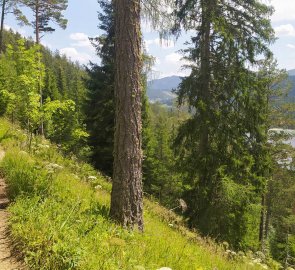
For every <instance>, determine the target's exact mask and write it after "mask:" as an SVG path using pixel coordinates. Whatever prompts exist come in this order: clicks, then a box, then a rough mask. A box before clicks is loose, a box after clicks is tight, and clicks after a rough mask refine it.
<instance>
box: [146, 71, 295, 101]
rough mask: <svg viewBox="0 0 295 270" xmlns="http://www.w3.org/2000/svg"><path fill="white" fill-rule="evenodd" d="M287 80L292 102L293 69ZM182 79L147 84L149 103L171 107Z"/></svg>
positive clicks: (294, 73)
mask: <svg viewBox="0 0 295 270" xmlns="http://www.w3.org/2000/svg"><path fill="white" fill-rule="evenodd" d="M288 74H289V77H288V80H289V81H290V83H291V89H290V92H289V97H291V99H292V100H293V98H294V97H295V69H292V70H289V71H288ZM181 80H182V77H179V76H170V77H164V78H161V79H155V80H152V81H149V82H148V90H147V95H148V98H149V100H150V101H151V102H160V103H163V104H167V105H171V104H172V103H173V100H174V99H175V98H176V95H175V94H174V93H173V92H172V91H173V90H174V89H176V88H177V86H178V85H179V84H180V82H181Z"/></svg>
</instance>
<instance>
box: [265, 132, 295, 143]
mask: <svg viewBox="0 0 295 270" xmlns="http://www.w3.org/2000/svg"><path fill="white" fill-rule="evenodd" d="M269 131H270V132H275V133H285V134H287V135H290V137H291V139H289V140H287V141H286V143H287V144H291V145H292V146H293V147H295V130H294V129H282V128H272V129H270V130H269Z"/></svg>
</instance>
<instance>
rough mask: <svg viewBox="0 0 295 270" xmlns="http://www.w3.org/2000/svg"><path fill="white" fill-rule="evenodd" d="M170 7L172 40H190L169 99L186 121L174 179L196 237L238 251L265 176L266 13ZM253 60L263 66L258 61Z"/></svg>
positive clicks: (187, 4) (269, 35)
mask: <svg viewBox="0 0 295 270" xmlns="http://www.w3.org/2000/svg"><path fill="white" fill-rule="evenodd" d="M175 3H176V10H175V15H176V22H175V27H174V28H173V29H172V32H173V33H175V34H176V35H178V34H179V33H180V31H181V29H183V28H184V30H186V31H192V32H193V33H194V34H193V37H192V38H191V42H190V47H189V48H188V49H185V50H184V55H185V59H186V60H187V61H188V63H189V66H190V67H191V70H192V71H191V74H190V76H188V77H186V78H184V79H183V81H182V83H181V85H180V87H179V88H178V89H177V91H176V92H177V94H178V101H179V104H184V105H187V106H188V107H189V109H190V111H191V114H192V115H191V117H190V118H189V119H188V120H187V121H185V122H184V123H183V124H182V125H181V126H180V128H179V131H178V135H177V137H176V140H175V146H176V150H177V153H178V161H179V162H178V167H179V171H180V172H181V173H182V174H183V179H184V183H186V184H187V187H188V188H187V190H186V191H185V194H184V197H185V199H186V201H187V203H188V212H187V215H188V217H189V220H190V224H191V226H193V227H196V228H198V229H199V230H200V231H201V232H202V233H203V234H204V235H210V236H213V237H216V238H217V239H218V240H221V241H224V240H225V241H228V242H229V243H230V245H232V246H234V247H236V248H240V249H243V248H245V242H244V238H245V237H246V235H247V230H248V227H247V218H246V217H247V216H248V217H249V215H247V212H248V211H250V209H249V205H252V204H257V203H259V200H260V199H259V197H260V196H261V194H263V193H264V190H265V186H266V181H267V177H268V176H269V170H270V158H269V149H268V146H267V130H268V123H267V121H268V99H269V95H270V91H269V88H270V85H271V82H270V80H269V74H265V73H264V67H263V66H267V65H268V60H269V58H270V56H271V52H270V50H269V49H268V46H269V44H270V43H271V42H272V41H273V40H274V31H273V29H272V28H271V24H270V20H269V19H268V18H269V16H270V15H271V13H272V8H271V7H269V6H267V5H265V4H263V3H261V2H260V1H255V0H254V1H251V3H249V4H247V5H245V3H244V1H235V2H234V3H233V2H230V3H227V4H226V5H225V4H221V5H220V4H219V3H218V1H213V0H202V1H175ZM240 10H243V12H240ZM248 27H250V28H251V31H250V32H251V33H250V32H249V31H248V30H247V29H248ZM261 57H264V58H265V60H267V61H265V60H261V61H259V58H261ZM264 61H265V62H264ZM260 63H262V64H261V65H260ZM249 65H251V66H252V67H256V68H257V70H258V72H253V71H251V70H249V68H248V67H249ZM256 218H257V217H254V220H255V219H256ZM255 222H256V221H255ZM257 239H258V236H257Z"/></svg>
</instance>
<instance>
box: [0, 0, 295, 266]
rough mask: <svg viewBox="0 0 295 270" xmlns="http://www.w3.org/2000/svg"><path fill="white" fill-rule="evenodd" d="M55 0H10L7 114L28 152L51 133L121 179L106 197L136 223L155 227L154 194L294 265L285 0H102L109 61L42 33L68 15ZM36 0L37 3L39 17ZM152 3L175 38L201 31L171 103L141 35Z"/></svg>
mask: <svg viewBox="0 0 295 270" xmlns="http://www.w3.org/2000/svg"><path fill="white" fill-rule="evenodd" d="M43 2H44V5H43V4H42V3H43ZM45 2H46V1H40V4H38V3H39V2H38V1H33V0H30V1H24V0H23V1H12V0H7V1H6V0H1V1H0V3H1V5H2V17H1V18H2V25H1V32H0V52H1V54H0V116H3V117H5V118H6V119H8V120H9V121H10V122H11V123H12V124H13V125H15V126H17V127H18V126H19V127H20V128H22V129H23V130H26V132H27V135H26V136H27V137H26V138H27V141H26V144H27V147H28V149H29V152H34V151H36V142H37V140H38V138H39V136H41V137H42V138H46V139H48V140H50V142H52V143H54V144H56V147H57V150H58V151H59V153H61V154H62V155H64V156H70V157H71V159H72V160H78V161H79V162H89V163H91V164H92V165H93V166H94V167H95V168H96V169H97V170H98V171H100V172H101V173H102V174H103V175H104V176H105V177H107V179H108V181H110V182H111V183H112V184H113V187H112V195H111V202H110V208H109V209H108V210H107V211H108V213H109V214H110V218H111V220H114V221H116V222H117V223H119V224H121V225H122V226H123V227H124V228H125V229H129V230H130V229H135V228H136V227H138V229H139V230H140V231H142V232H143V233H145V225H144V219H143V212H142V211H143V209H144V207H145V203H143V197H146V198H149V199H151V200H152V201H155V202H157V203H159V204H160V205H162V206H164V207H166V208H167V209H170V212H174V213H176V214H178V215H180V216H182V217H183V219H184V223H185V225H186V226H187V227H188V228H189V229H191V230H193V231H197V232H198V233H199V234H200V235H202V236H203V237H209V238H212V239H214V240H215V241H216V242H217V243H222V245H224V246H225V248H226V249H227V250H231V249H232V250H236V251H240V252H244V253H247V252H250V251H251V252H254V253H255V252H258V254H260V259H261V261H262V262H264V263H266V262H268V261H269V260H271V259H274V260H275V261H277V262H279V263H280V264H281V267H282V269H291V267H293V268H294V267H295V172H294V157H295V150H294V148H293V147H292V146H291V145H289V144H288V143H286V142H287V141H288V140H290V139H292V138H293V136H294V133H293V130H294V129H295V121H294V120H295V114H294V111H295V105H294V103H293V102H292V99H290V98H286V95H288V91H289V89H290V87H291V85H290V84H291V83H292V82H290V83H289V82H288V80H286V78H287V76H288V75H287V73H286V72H285V71H284V70H280V69H278V68H277V63H276V61H275V59H274V56H273V54H272V52H271V51H270V49H269V47H270V45H271V44H272V43H273V42H274V41H275V35H274V30H273V28H272V26H271V23H270V19H269V18H270V16H271V14H272V12H273V8H272V7H271V6H268V5H266V4H263V3H261V1H258V0H253V1H249V2H247V3H245V1H228V2H227V4H225V3H223V2H222V1H221V2H220V1H215V0H194V1H191V0H190V1H166V5H167V7H168V4H170V5H171V8H170V9H171V10H173V11H172V12H171V13H169V14H168V13H165V12H162V11H161V12H158V11H159V10H160V9H159V7H158V6H157V5H158V4H157V3H155V1H137V0H132V1H127V0H125V1H108V0H98V6H97V9H98V28H99V30H100V32H103V34H102V35H100V36H98V37H96V38H91V39H90V40H91V43H92V45H93V46H94V48H95V50H96V53H97V55H98V56H99V58H100V59H101V62H100V64H97V63H89V64H88V65H86V66H82V65H81V64H79V63H74V62H72V61H71V60H69V59H67V57H66V56H64V55H61V54H60V53H59V52H58V51H57V52H52V51H50V50H49V49H48V48H45V47H44V46H42V45H41V44H40V38H41V35H40V33H45V34H46V33H48V32H53V31H54V29H53V28H52V27H50V26H49V24H50V22H52V21H54V22H56V23H57V24H58V25H59V26H60V27H62V28H65V27H66V23H67V20H66V19H65V18H64V17H63V15H62V14H63V13H62V12H63V11H64V10H65V9H66V7H67V3H66V2H67V1H61V0H59V1H57V0H56V1H54V3H55V2H56V3H55V4H52V6H51V4H45ZM46 3H47V2H46ZM38 5H40V6H38ZM140 5H142V7H140ZM23 6H26V7H28V8H31V9H32V10H34V12H35V13H34V14H35V19H34V21H33V22H32V23H30V22H29V21H28V19H27V18H26V17H25V16H24V14H23V13H22V7H23ZM140 10H142V13H143V15H144V16H146V17H148V18H150V19H151V20H152V21H153V25H154V26H155V27H156V28H157V26H158V24H157V22H158V23H160V24H161V23H163V20H164V21H165V20H166V19H167V18H166V17H167V16H169V18H170V19H169V22H173V24H172V25H171V24H170V25H167V27H166V28H165V30H162V31H161V33H160V35H161V37H162V38H163V39H165V38H166V37H168V36H170V37H171V36H172V37H175V38H176V39H177V38H178V37H179V36H180V35H181V33H182V32H183V31H190V32H191V33H192V34H191V40H189V41H188V44H189V45H188V47H187V49H185V50H184V51H183V55H184V57H185V59H186V61H187V62H188V63H189V68H190V75H189V76H187V77H184V78H182V81H181V83H180V85H179V87H178V88H177V89H175V91H174V92H175V94H176V95H177V101H176V102H175V104H173V105H172V106H170V107H167V106H163V105H162V104H160V103H153V104H152V103H150V102H149V100H148V98H147V96H146V90H147V84H148V81H147V80H148V79H147V78H148V74H149V72H150V71H151V69H152V66H153V62H154V58H153V56H152V55H148V53H147V52H146V51H145V48H144V43H143V42H142V40H141V34H140V15H141V14H140ZM8 12H13V13H14V15H15V17H16V19H17V20H19V21H22V23H25V24H29V25H31V26H32V27H33V29H34V31H35V33H36V37H35V40H33V39H28V38H24V37H22V36H21V35H20V34H18V33H15V32H13V31H11V30H10V31H7V30H5V29H3V21H4V18H5V15H6V14H7V13H8ZM161 16H162V17H161ZM126 18H128V19H126ZM163 18H164V19H163ZM124 31H125V32H124ZM128 31H130V32H128ZM124 36H128V37H129V39H125V38H124ZM131 56H132V57H131ZM4 137H5V136H4ZM270 267H272V266H270ZM288 267H289V268H288ZM293 268H292V269H293ZM44 269H45V268H44ZM46 269H53V268H46ZM55 269H76V268H75V267H72V268H70V267H68V268H55ZM89 269H90V268H89ZM101 269H113V268H101ZM120 269H129V268H120ZM138 269H139V268H138ZM184 269H186V268H184ZM200 269H201V268H200ZM220 269H222V268H220ZM270 269H275V268H270Z"/></svg>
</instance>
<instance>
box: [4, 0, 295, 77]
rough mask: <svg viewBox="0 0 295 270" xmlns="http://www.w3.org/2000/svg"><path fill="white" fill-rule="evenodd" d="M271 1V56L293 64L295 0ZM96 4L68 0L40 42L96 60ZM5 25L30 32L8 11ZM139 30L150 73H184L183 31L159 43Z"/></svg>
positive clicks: (282, 63)
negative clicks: (59, 23)
mask: <svg viewBox="0 0 295 270" xmlns="http://www.w3.org/2000/svg"><path fill="white" fill-rule="evenodd" d="M261 1H264V2H267V3H269V2H270V3H271V4H272V5H273V6H274V7H275V9H276V12H275V14H274V15H273V17H272V23H273V27H274V29H275V30H276V34H277V37H278V40H277V41H276V43H275V44H274V45H273V46H272V50H273V52H274V54H275V57H276V58H277V60H278V64H279V67H280V68H286V69H287V70H288V69H294V68H295V0H261ZM98 9H99V6H98V4H97V1H96V0H83V1H78V0H69V5H68V9H67V11H66V12H65V17H66V18H67V19H68V27H67V29H66V30H61V29H58V27H57V30H56V31H55V32H54V33H53V34H49V35H46V36H45V37H44V38H43V39H42V43H43V44H44V45H46V46H48V47H49V48H50V49H51V50H53V51H55V50H59V51H60V52H61V53H62V54H66V55H67V56H68V57H69V58H71V59H72V60H73V61H76V60H77V61H79V62H81V63H82V64H87V63H88V61H89V60H91V61H93V62H99V59H98V57H97V56H96V55H95V51H94V49H93V48H92V46H91V44H90V42H89V41H88V37H94V36H97V35H99V31H98V28H97V24H98V19H97V11H98ZM5 24H6V27H11V28H12V29H14V30H17V31H18V32H20V33H21V34H23V35H25V36H33V33H32V31H31V29H30V28H28V27H23V28H21V27H19V26H18V25H17V23H16V22H15V20H14V18H13V16H12V15H10V16H9V17H8V18H7V20H6V22H5ZM143 34H144V39H145V42H146V47H147V50H148V52H149V53H150V54H151V55H153V56H154V57H155V58H156V64H155V66H154V73H153V76H154V77H156V78H160V77H165V76H170V75H185V74H186V73H187V71H185V70H182V68H181V66H182V64H183V62H182V61H181V54H180V53H179V52H178V51H179V50H180V49H181V48H183V43H184V42H185V40H186V39H188V38H189V35H184V36H182V37H180V39H179V40H178V41H177V42H176V43H174V42H170V43H169V44H165V42H164V44H161V42H160V40H159V37H158V34H157V33H155V32H153V31H151V30H149V27H148V26H147V25H143Z"/></svg>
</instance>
